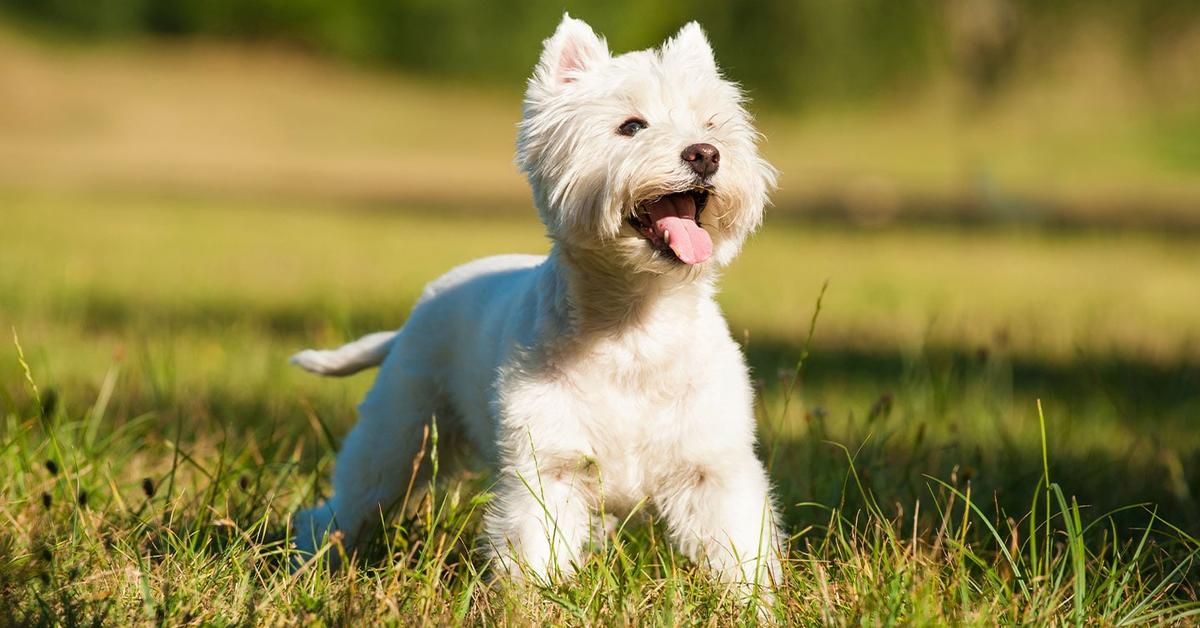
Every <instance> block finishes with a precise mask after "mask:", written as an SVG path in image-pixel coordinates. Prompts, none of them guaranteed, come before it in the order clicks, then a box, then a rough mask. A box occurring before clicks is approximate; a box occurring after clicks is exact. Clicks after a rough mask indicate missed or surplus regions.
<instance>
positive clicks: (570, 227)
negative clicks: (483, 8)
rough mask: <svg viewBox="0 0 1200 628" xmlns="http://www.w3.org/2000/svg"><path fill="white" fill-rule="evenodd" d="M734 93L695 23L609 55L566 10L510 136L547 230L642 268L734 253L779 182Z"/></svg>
mask: <svg viewBox="0 0 1200 628" xmlns="http://www.w3.org/2000/svg"><path fill="white" fill-rule="evenodd" d="M742 102H743V98H742V94H741V92H740V90H739V89H738V87H737V86H736V85H734V84H733V83H731V82H729V81H726V80H724V79H722V78H721V76H720V73H719V71H718V70H717V65H716V62H715V60H714V58H713V54H712V48H711V47H710V46H709V43H708V40H707V38H706V37H705V36H704V33H703V31H701V30H700V27H699V26H698V25H697V24H696V23H694V22H693V23H690V24H688V25H686V26H684V27H683V29H681V30H680V31H679V33H678V34H677V35H676V36H675V37H673V38H671V39H669V40H667V41H666V42H665V43H664V44H663V45H662V47H660V48H657V49H651V50H643V51H639V52H631V53H628V54H623V55H619V56H616V57H613V56H610V55H609V53H608V46H607V44H605V42H604V40H602V39H600V38H599V37H597V36H596V34H595V33H594V32H592V29H591V28H590V27H589V26H588V25H587V24H585V23H584V22H582V21H580V20H576V19H572V18H570V17H568V16H564V17H563V21H562V23H561V24H560V25H559V26H558V30H557V31H556V32H555V33H554V36H553V37H551V38H550V39H547V40H546V42H545V48H544V50H543V51H542V57H541V61H540V62H539V64H538V66H537V69H536V70H535V72H534V75H533V77H532V78H531V79H530V80H529V87H528V91H527V93H526V97H525V114H524V119H523V120H522V122H521V126H520V134H519V139H518V161H519V163H520V165H521V168H522V170H523V171H524V172H525V173H526V174H527V175H528V177H529V181H530V184H531V185H532V187H533V193H534V201H535V202H536V203H537V206H538V211H539V212H540V214H541V218H542V222H544V223H545V224H546V227H547V229H548V231H549V234H550V236H551V237H552V238H553V239H554V240H555V241H556V242H558V243H560V244H561V245H563V246H566V247H570V248H574V249H578V250H586V251H590V252H594V253H599V254H600V255H603V256H606V257H607V258H610V259H613V260H615V261H616V262H617V263H619V264H621V265H623V266H632V267H634V268H636V269H638V270H644V271H648V272H655V273H667V272H671V271H673V270H676V269H692V270H698V269H703V268H706V267H711V266H712V265H713V264H714V263H716V264H725V263H728V262H729V261H730V260H731V259H733V257H734V256H735V255H736V254H737V251H738V249H739V248H740V247H741V243H742V241H743V240H744V239H745V237H746V236H747V235H748V234H749V233H750V232H751V231H753V230H754V229H755V228H756V227H757V226H758V225H759V223H760V222H761V220H762V212H763V206H764V204H765V203H766V202H767V192H768V190H769V189H770V188H771V187H772V186H773V185H774V181H775V171H774V169H773V168H771V166H770V165H769V164H768V163H767V162H766V161H764V160H763V159H762V158H761V157H759V155H758V149H757V146H756V144H757V140H758V137H759V136H758V133H757V131H755V129H754V127H753V125H752V123H751V120H750V116H749V114H748V113H747V112H746V110H745V109H744V108H743V106H742Z"/></svg>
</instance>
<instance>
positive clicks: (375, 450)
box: [294, 332, 439, 563]
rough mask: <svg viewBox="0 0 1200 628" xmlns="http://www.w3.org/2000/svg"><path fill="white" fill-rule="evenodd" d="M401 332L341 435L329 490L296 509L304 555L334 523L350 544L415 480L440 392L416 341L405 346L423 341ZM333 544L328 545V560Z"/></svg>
mask: <svg viewBox="0 0 1200 628" xmlns="http://www.w3.org/2000/svg"><path fill="white" fill-rule="evenodd" d="M405 338H406V334H405V333H404V332H401V334H400V336H399V337H398V338H397V339H396V342H397V343H399V344H398V345H397V347H396V350H395V351H394V352H393V353H392V354H391V355H389V356H388V359H387V360H386V361H385V362H384V364H383V366H382V367H381V368H380V371H379V375H378V376H377V377H376V379H375V385H374V387H372V389H371V391H370V392H369V393H368V394H367V397H366V399H365V400H363V402H362V403H361V404H360V405H359V407H358V423H357V424H356V425H355V426H354V429H353V430H351V432H350V434H349V435H347V436H346V439H345V441H344V442H343V444H342V447H341V451H340V452H339V453H338V456H337V461H336V463H335V466H334V473H333V488H334V494H333V496H332V497H330V498H329V500H328V501H326V502H325V503H324V504H322V505H320V506H318V507H316V508H313V509H311V510H306V511H303V512H300V513H298V514H297V515H296V520H295V531H294V535H295V536H294V539H295V542H296V547H297V549H298V550H299V551H300V553H301V555H302V556H303V557H305V558H307V557H308V556H311V555H312V554H313V553H314V551H315V550H316V549H317V548H318V547H320V544H321V543H322V542H323V540H324V538H325V536H326V534H329V533H332V532H334V531H335V530H336V531H338V532H340V533H341V538H342V544H343V547H344V548H345V549H346V550H347V551H350V550H353V549H354V547H355V545H356V544H357V543H359V542H360V541H362V539H363V537H364V534H365V533H366V532H367V531H369V530H370V529H372V528H374V527H375V525H376V524H378V523H379V522H380V521H381V520H382V518H383V516H384V515H385V514H387V512H388V511H389V510H391V509H392V507H393V506H395V505H396V504H397V502H398V501H399V500H400V499H401V498H402V497H403V496H404V493H405V491H406V490H407V489H408V488H409V486H410V484H415V483H416V481H415V480H413V478H412V472H413V467H414V461H415V459H416V457H417V455H418V453H419V450H420V447H421V443H422V434H423V431H424V429H425V426H427V425H428V424H429V421H430V419H431V418H432V416H433V413H434V411H435V409H436V408H437V406H438V402H439V391H438V386H437V382H436V379H435V378H434V377H433V375H432V374H431V373H430V372H429V364H428V362H427V361H426V360H425V359H424V358H425V356H422V355H420V351H419V347H415V346H413V347H410V346H406V345H417V344H420V343H419V342H411V343H406V342H405ZM410 349H411V351H410ZM423 466H424V465H423ZM417 480H419V478H417ZM336 550H337V548H333V550H331V556H330V558H331V562H333V563H336V562H337V559H338V556H337V555H336Z"/></svg>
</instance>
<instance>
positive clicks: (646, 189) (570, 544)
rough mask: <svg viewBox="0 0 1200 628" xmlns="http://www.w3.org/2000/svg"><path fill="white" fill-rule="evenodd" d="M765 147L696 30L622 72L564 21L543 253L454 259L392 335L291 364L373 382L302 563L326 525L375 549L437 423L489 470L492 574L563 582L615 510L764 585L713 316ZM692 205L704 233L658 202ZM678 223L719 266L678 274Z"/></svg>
mask: <svg viewBox="0 0 1200 628" xmlns="http://www.w3.org/2000/svg"><path fill="white" fill-rule="evenodd" d="M630 120H635V121H637V122H638V123H639V124H634V125H632V126H626V125H627V124H628V122H629V121H630ZM631 131H632V133H630V132H631ZM758 139H759V136H758V134H757V132H756V131H755V130H754V127H753V125H752V123H751V119H750V116H749V115H748V113H747V112H746V110H745V109H744V107H743V99H742V95H741V93H740V91H739V90H738V88H737V87H736V85H734V84H733V83H730V82H729V81H726V80H725V79H723V78H722V77H721V75H720V73H719V71H718V69H717V66H716V63H715V61H714V59H713V54H712V49H711V47H710V45H709V43H708V41H707V39H706V37H705V35H704V33H703V32H702V31H701V29H700V27H699V26H698V25H697V24H695V23H691V24H688V25H686V26H684V27H683V29H682V30H680V31H679V33H678V34H677V35H676V36H675V37H673V38H671V39H669V40H668V41H667V42H665V43H664V44H663V45H662V46H661V47H660V48H657V49H651V50H644V51H639V52H632V53H628V54H623V55H619V56H612V55H610V54H609V51H608V48H607V45H606V43H605V42H604V40H603V39H601V38H599V37H597V36H596V34H595V33H594V32H593V31H592V29H591V28H590V27H589V26H588V25H587V24H585V23H584V22H582V21H580V20H576V19H572V18H570V17H569V16H564V18H563V21H562V23H561V24H560V25H559V27H558V29H557V31H556V32H555V33H554V35H553V36H552V37H551V38H550V39H548V40H546V41H545V43H544V50H543V52H542V55H541V60H540V62H539V64H538V66H537V68H536V70H535V72H534V75H533V77H532V78H531V79H530V80H529V85H528V90H527V94H526V98H525V108H524V117H523V120H522V121H521V124H520V131H519V139H518V151H517V154H518V162H519V164H520V167H521V169H522V171H523V172H524V173H525V174H526V175H527V176H528V179H529V183H530V186H531V188H532V190H533V199H534V203H535V204H536V206H537V209H538V212H539V215H540V217H541V220H542V222H543V223H544V224H545V226H546V230H547V234H548V236H549V237H550V239H551V240H552V243H553V245H552V249H551V252H550V254H549V255H548V256H545V257H542V256H525V255H510V256H498V257H489V258H486V259H481V260H477V261H474V262H471V263H468V264H465V265H463V266H460V267H457V268H455V269H453V270H451V271H450V272H448V273H447V274H446V275H444V276H442V277H441V278H439V279H437V280H435V281H434V282H432V283H431V284H430V285H429V286H428V287H427V288H426V289H425V291H424V293H423V294H422V296H421V298H420V299H419V301H418V303H417V305H416V307H415V308H414V310H413V312H412V314H411V316H410V317H409V318H408V320H407V322H406V323H405V324H404V326H403V328H402V329H400V330H399V331H398V332H381V333H377V334H371V335H369V336H366V337H364V338H362V339H360V340H358V341H355V342H352V343H350V344H348V345H345V346H344V347H341V348H339V349H333V350H329V351H318V350H307V351H303V352H301V353H299V354H297V355H296V356H295V357H294V358H293V362H295V363H296V364H298V365H300V366H301V367H303V368H305V369H307V370H310V371H313V372H316V373H322V374H327V375H346V374H349V373H353V372H355V371H358V370H360V369H363V368H367V367H370V366H374V365H379V366H380V370H379V373H378V375H377V376H376V380H375V384H374V387H373V388H372V389H371V391H370V392H369V393H368V394H367V397H366V399H365V400H364V401H363V402H362V404H361V405H360V406H359V408H358V414H359V420H358V423H357V425H356V426H355V427H354V429H353V430H352V431H351V432H350V434H349V435H348V436H347V437H346V439H345V442H344V443H343V444H342V448H341V451H340V453H339V454H338V457H337V462H336V467H335V473H334V476H333V489H334V492H333V496H332V497H330V498H329V499H328V500H327V501H326V502H325V503H324V504H322V505H320V506H318V507H316V508H313V509H311V510H306V511H303V512H300V513H298V514H297V515H296V519H295V534H294V539H295V542H296V545H297V548H298V549H299V550H300V553H301V554H302V555H310V554H311V553H313V552H314V550H315V549H316V548H317V547H318V546H319V545H320V543H321V542H323V540H324V538H325V535H326V534H327V533H329V532H332V531H333V530H335V529H336V530H340V531H341V533H342V535H343V542H344V543H346V544H347V545H348V546H350V547H353V546H354V544H355V543H357V542H359V541H361V540H362V538H363V536H364V534H366V533H367V532H368V530H369V529H370V528H371V525H372V524H373V523H377V522H378V521H379V520H380V518H381V512H386V511H387V510H388V509H389V508H390V507H392V505H393V504H395V502H396V501H397V500H398V499H399V498H400V497H401V496H402V494H403V492H404V491H405V489H406V487H407V486H408V485H409V480H410V477H409V476H410V474H411V470H412V462H413V458H414V456H415V455H416V453H417V448H418V447H419V445H420V443H421V434H422V430H423V428H424V426H425V425H427V424H428V422H429V419H430V417H431V416H433V415H436V416H437V420H438V426H439V430H441V431H442V432H447V431H450V432H453V433H454V434H455V435H457V436H459V437H461V438H462V439H464V440H466V441H467V442H469V443H470V444H471V445H473V448H474V449H475V450H476V451H477V453H478V454H479V455H480V456H481V457H482V458H483V459H484V460H486V461H487V462H488V463H490V465H491V467H492V468H493V470H494V473H495V486H494V492H495V495H496V497H495V499H494V500H493V501H492V502H491V503H490V504H489V506H488V510H487V512H486V515H485V520H484V527H485V534H486V539H485V540H486V544H487V547H488V548H489V550H490V551H491V552H492V554H493V558H494V560H493V562H492V567H493V569H494V570H496V571H497V573H500V574H508V575H509V576H511V577H513V578H529V577H534V578H539V579H545V578H553V577H557V576H562V575H566V574H569V573H570V572H571V571H572V570H573V569H574V568H575V566H576V565H578V564H579V563H580V561H581V560H582V558H583V555H582V554H583V552H584V549H585V547H586V546H587V541H588V539H589V538H593V537H595V536H596V534H597V532H598V531H599V532H601V533H602V532H603V530H604V526H605V521H604V520H603V517H602V513H621V512H623V511H628V510H629V509H631V508H633V507H634V506H635V505H637V504H639V503H647V504H649V505H650V506H652V507H653V509H654V511H655V512H656V513H657V514H658V515H659V516H660V517H661V518H662V519H663V520H664V521H665V522H666V525H667V527H668V530H669V534H670V537H671V539H672V540H673V541H674V542H675V543H676V544H677V545H678V547H679V549H680V550H681V551H682V552H683V553H684V554H686V555H687V556H689V557H690V558H692V559H694V560H696V561H700V562H702V563H704V564H707V565H708V566H709V567H711V568H712V570H713V571H714V572H715V573H716V575H717V576H718V577H720V578H721V579H723V580H725V581H727V582H731V583H739V584H742V585H756V584H757V585H761V586H767V587H769V586H770V585H771V583H772V581H773V579H774V578H775V576H776V575H777V571H778V564H779V563H778V561H779V552H780V550H781V541H780V536H779V533H778V531H777V526H776V515H775V509H774V507H773V504H772V500H771V496H770V490H769V485H768V480H767V476H766V473H765V472H764V469H763V466H762V464H761V463H760V462H759V460H758V459H757V458H756V456H755V452H754V447H755V433H754V427H755V425H754V414H753V409H752V406H753V389H752V387H751V384H750V378H749V374H748V371H747V367H746V364H745V361H744V359H743V356H742V353H741V351H740V348H739V346H738V345H737V344H736V343H735V342H734V340H733V339H732V337H731V335H730V332H729V329H728V326H727V324H726V323H725V320H724V318H723V317H722V315H721V312H720V310H719V308H718V306H717V304H716V302H715V301H714V300H713V294H714V291H715V281H716V279H717V274H718V270H719V268H720V267H721V266H723V265H725V264H728V263H729V262H730V261H731V260H732V259H733V258H734V257H735V256H736V254H737V252H738V250H739V249H740V247H741V245H742V242H743V241H744V240H745V238H746V236H747V235H748V234H749V233H751V232H752V231H753V230H754V229H755V228H756V227H757V226H758V225H759V224H760V222H761V218H762V212H763V207H764V205H765V203H766V202H767V193H768V191H769V190H770V189H771V188H772V186H773V184H774V176H775V174H774V170H773V169H772V168H771V167H770V165H768V164H767V163H766V162H765V161H764V160H763V159H762V158H761V157H760V156H759V154H758V151H757V147H756V144H757V141H758ZM697 143H704V144H705V145H708V146H711V147H715V149H716V150H719V156H720V163H719V168H717V169H716V172H715V173H711V176H706V177H699V175H698V174H697V172H699V171H698V170H696V169H695V168H693V167H691V165H690V164H689V163H688V162H687V161H686V158H681V151H686V149H687V147H689V146H693V145H696V144H697ZM714 166H715V164H714ZM696 191H702V193H703V195H704V196H703V197H704V199H706V201H701V203H702V204H700V205H698V206H697V209H696V212H695V216H694V224H692V223H689V222H688V220H689V218H688V215H687V214H686V212H683V213H680V214H679V216H682V218H679V216H676V215H675V213H672V212H674V210H672V209H669V208H668V209H662V206H661V205H655V203H659V202H660V201H661V199H663V198H666V197H668V195H672V194H692V193H693V192H696ZM676 198H684V197H676ZM687 198H698V197H687ZM689 202H691V201H689ZM664 212H665V213H664ZM639 216H640V217H641V218H642V219H643V221H649V222H650V223H653V224H648V223H647V222H640V221H639V220H638V217H639ZM662 217H666V218H669V219H670V220H672V221H674V222H669V221H668V222H662V221H660V222H661V224H660V223H659V222H654V220H657V219H659V218H662ZM681 220H682V221H683V222H680V221H681ZM666 224H670V225H679V224H686V225H687V226H688V228H689V229H692V230H693V231H696V230H697V229H696V228H697V227H699V228H701V229H703V231H704V232H705V233H704V234H699V236H696V237H698V238H700V239H706V238H711V257H708V258H707V259H702V260H699V261H696V262H694V263H684V262H683V261H681V259H682V258H681V257H679V256H677V254H676V253H675V251H676V249H677V248H678V247H673V246H671V238H672V237H674V238H676V242H678V238H680V237H681V236H680V234H679V232H678V231H679V230H678V229H677V230H676V231H677V232H676V234H674V235H673V236H672V234H669V233H668V232H667V231H666V230H664V229H660V227H661V225H666ZM697 246H700V245H697Z"/></svg>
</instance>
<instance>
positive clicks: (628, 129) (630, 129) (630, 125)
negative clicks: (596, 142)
mask: <svg viewBox="0 0 1200 628" xmlns="http://www.w3.org/2000/svg"><path fill="white" fill-rule="evenodd" d="M648 126H650V125H649V124H647V123H646V121H645V120H643V119H641V118H630V119H628V120H626V121H624V122H622V123H621V126H619V127H617V133H620V134H621V135H625V136H628V137H633V136H634V135H637V132H638V131H641V130H642V129H645V128H646V127H648Z"/></svg>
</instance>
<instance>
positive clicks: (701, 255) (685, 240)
mask: <svg viewBox="0 0 1200 628" xmlns="http://www.w3.org/2000/svg"><path fill="white" fill-rule="evenodd" d="M646 211H647V212H648V213H649V214H650V219H651V220H653V221H654V235H656V236H658V237H659V238H661V239H662V240H664V241H665V242H666V243H667V246H669V247H671V250H672V251H674V252H675V257H678V258H679V261H681V262H683V263H684V264H699V263H700V262H703V261H704V260H706V259H708V257H709V256H710V255H712V248H713V243H712V238H711V237H709V235H708V232H707V231H705V230H704V229H702V228H700V225H698V224H696V201H695V199H694V198H692V196H691V195H690V194H668V195H667V196H664V197H662V198H660V199H658V200H657V201H655V202H653V203H651V204H650V205H648V206H647V207H646Z"/></svg>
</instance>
